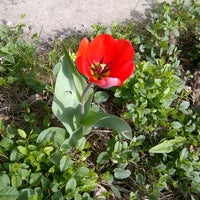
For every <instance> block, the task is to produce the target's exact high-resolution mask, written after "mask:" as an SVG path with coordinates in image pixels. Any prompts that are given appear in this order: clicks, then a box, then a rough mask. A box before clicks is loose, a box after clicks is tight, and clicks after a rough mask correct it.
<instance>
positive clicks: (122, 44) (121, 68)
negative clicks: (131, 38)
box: [110, 39, 135, 82]
mask: <svg viewBox="0 0 200 200" xmlns="http://www.w3.org/2000/svg"><path fill="white" fill-rule="evenodd" d="M115 52H116V54H115V58H114V59H113V61H112V63H111V64H110V68H111V71H110V76H111V77H117V78H119V79H120V80H121V81H122V82H123V81H124V80H126V79H127V78H128V77H129V76H131V74H132V73H133V72H134V70H135V64H134V62H133V59H134V49H133V47H132V45H131V43H130V42H128V41H127V40H122V39H120V40H117V45H116V50H115Z"/></svg>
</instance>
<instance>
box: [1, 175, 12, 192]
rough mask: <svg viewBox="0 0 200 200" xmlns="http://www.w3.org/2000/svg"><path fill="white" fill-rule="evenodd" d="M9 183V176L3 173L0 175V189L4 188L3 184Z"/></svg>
mask: <svg viewBox="0 0 200 200" xmlns="http://www.w3.org/2000/svg"><path fill="white" fill-rule="evenodd" d="M8 185H10V178H9V176H8V175H7V174H3V175H1V176H0V190H2V189H3V188H4V186H8Z"/></svg>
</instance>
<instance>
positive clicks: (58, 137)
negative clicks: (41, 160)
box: [37, 127, 68, 147]
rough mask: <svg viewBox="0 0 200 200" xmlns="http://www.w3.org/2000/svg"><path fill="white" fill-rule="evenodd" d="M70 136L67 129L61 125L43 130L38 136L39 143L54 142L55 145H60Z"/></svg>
mask: <svg viewBox="0 0 200 200" xmlns="http://www.w3.org/2000/svg"><path fill="white" fill-rule="evenodd" d="M67 137H68V134H67V133H66V130H65V129H63V128H59V127H51V128H48V129H45V130H44V131H42V132H41V133H40V134H39V136H38V138H37V142H38V143H47V142H50V141H51V142H52V143H53V145H54V147H60V145H61V144H62V143H63V142H64V140H65V139H66V138H67Z"/></svg>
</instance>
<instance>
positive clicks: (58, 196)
mask: <svg viewBox="0 0 200 200" xmlns="http://www.w3.org/2000/svg"><path fill="white" fill-rule="evenodd" d="M51 200H63V194H62V192H61V191H57V192H55V193H54V194H53V195H52V197H51Z"/></svg>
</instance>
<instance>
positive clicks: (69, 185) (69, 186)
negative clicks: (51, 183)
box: [65, 178, 77, 193]
mask: <svg viewBox="0 0 200 200" xmlns="http://www.w3.org/2000/svg"><path fill="white" fill-rule="evenodd" d="M76 186H77V182H76V179H74V178H71V179H70V180H69V181H68V182H67V185H66V187H65V190H66V191H67V192H70V193H71V192H74V191H75V190H76Z"/></svg>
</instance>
